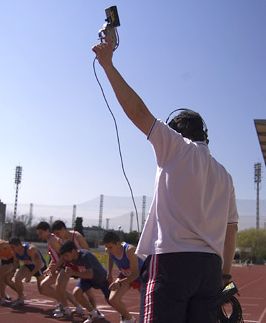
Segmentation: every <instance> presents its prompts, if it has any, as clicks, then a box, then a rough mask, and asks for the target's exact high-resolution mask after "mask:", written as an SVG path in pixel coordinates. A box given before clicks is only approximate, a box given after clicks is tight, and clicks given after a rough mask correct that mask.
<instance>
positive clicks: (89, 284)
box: [77, 279, 110, 299]
mask: <svg viewBox="0 0 266 323" xmlns="http://www.w3.org/2000/svg"><path fill="white" fill-rule="evenodd" d="M77 286H78V287H79V288H80V289H81V290H82V291H83V292H86V291H87V290H89V289H90V288H95V289H100V290H101V291H102V292H103V295H104V297H105V298H106V299H109V295H110V290H109V284H108V281H107V279H106V280H104V281H103V282H102V283H97V282H95V281H94V280H93V279H80V280H79V281H78V283H77Z"/></svg>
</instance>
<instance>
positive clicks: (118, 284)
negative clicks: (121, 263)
mask: <svg viewBox="0 0 266 323" xmlns="http://www.w3.org/2000/svg"><path fill="white" fill-rule="evenodd" d="M120 287H121V282H120V281H119V280H116V281H115V282H113V283H111V284H110V286H109V289H110V290H113V291H114V290H118V289H119V288H120Z"/></svg>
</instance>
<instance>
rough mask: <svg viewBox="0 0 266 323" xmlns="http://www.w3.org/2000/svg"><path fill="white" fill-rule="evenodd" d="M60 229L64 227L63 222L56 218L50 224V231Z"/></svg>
mask: <svg viewBox="0 0 266 323" xmlns="http://www.w3.org/2000/svg"><path fill="white" fill-rule="evenodd" d="M61 229H66V225H65V222H63V221H61V220H57V221H55V222H54V223H53V224H52V232H53V231H57V230H61Z"/></svg>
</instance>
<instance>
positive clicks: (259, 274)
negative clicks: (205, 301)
mask: <svg viewBox="0 0 266 323" xmlns="http://www.w3.org/2000/svg"><path fill="white" fill-rule="evenodd" d="M232 274H233V277H234V281H235V282H236V284H237V286H238V289H239V293H240V296H239V300H240V303H241V305H242V309H243V313H244V320H245V323H266V266H249V267H246V266H243V267H241V266H235V267H233V270H232ZM71 284H72V285H73V286H74V282H72V283H71ZM25 291H26V295H27V305H26V306H25V307H21V308H17V309H13V308H11V307H9V306H0V323H45V322H46V323H49V322H54V323H56V322H60V321H61V322H73V323H74V322H75V323H78V322H79V323H80V322H82V321H83V320H84V319H85V317H83V318H80V317H77V316H73V317H72V318H70V319H61V320H56V319H53V318H52V317H51V309H52V308H53V307H54V305H55V302H54V301H53V300H49V299H47V298H45V297H43V296H42V295H39V294H38V292H37V289H36V284H35V283H34V282H31V283H29V284H25ZM8 292H10V295H11V296H13V295H14V294H13V293H12V291H9V290H8ZM95 295H96V300H97V303H98V304H99V309H100V310H101V311H102V312H103V313H104V314H105V317H106V320H98V321H97V323H104V322H105V323H107V322H111V323H119V315H118V313H117V312H115V311H114V310H113V309H112V308H111V307H110V306H109V305H108V304H107V303H106V302H105V300H104V298H103V296H102V295H101V294H100V292H98V291H95ZM124 300H125V303H126V304H127V305H128V308H129V310H130V312H131V313H133V315H134V316H135V317H138V312H139V293H138V292H137V291H135V290H130V291H129V292H128V294H126V295H125V297H124ZM95 323H96V322H95ZM195 323H197V322H195Z"/></svg>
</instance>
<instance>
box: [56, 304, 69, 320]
mask: <svg viewBox="0 0 266 323" xmlns="http://www.w3.org/2000/svg"><path fill="white" fill-rule="evenodd" d="M71 314H72V312H71V309H70V308H68V307H65V308H62V307H60V308H58V309H57V310H55V311H54V315H53V317H55V318H57V319H58V318H61V317H65V316H67V317H69V316H71Z"/></svg>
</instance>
